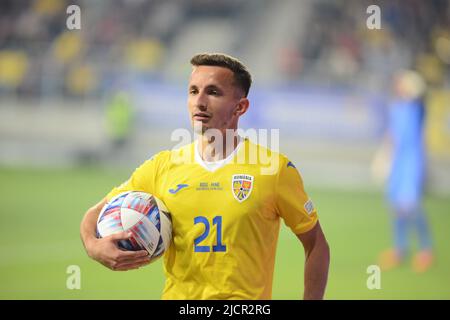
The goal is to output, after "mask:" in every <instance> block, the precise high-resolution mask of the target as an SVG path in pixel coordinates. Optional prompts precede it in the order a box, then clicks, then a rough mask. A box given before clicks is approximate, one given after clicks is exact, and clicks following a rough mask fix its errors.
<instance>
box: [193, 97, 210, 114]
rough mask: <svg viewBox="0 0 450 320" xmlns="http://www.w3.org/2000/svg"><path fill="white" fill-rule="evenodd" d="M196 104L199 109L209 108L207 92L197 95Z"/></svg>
mask: <svg viewBox="0 0 450 320" xmlns="http://www.w3.org/2000/svg"><path fill="white" fill-rule="evenodd" d="M194 105H195V107H196V109H197V110H199V111H206V110H207V109H208V99H207V96H206V95H205V94H199V95H197V97H196V100H195V102H194Z"/></svg>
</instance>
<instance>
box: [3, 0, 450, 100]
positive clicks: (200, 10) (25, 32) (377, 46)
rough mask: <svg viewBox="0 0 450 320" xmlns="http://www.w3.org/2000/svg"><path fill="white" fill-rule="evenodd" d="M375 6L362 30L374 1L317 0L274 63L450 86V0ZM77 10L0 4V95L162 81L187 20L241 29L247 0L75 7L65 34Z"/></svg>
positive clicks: (63, 2)
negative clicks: (75, 23)
mask: <svg viewBox="0 0 450 320" xmlns="http://www.w3.org/2000/svg"><path fill="white" fill-rule="evenodd" d="M268 2H270V1H265V0H264V1H260V3H261V6H264V5H266V4H267V3H268ZM372 2H373V1H372ZM374 2H376V4H377V5H379V6H380V7H381V18H382V23H381V26H382V28H381V30H376V31H374V30H369V29H368V28H367V26H366V19H367V18H368V16H369V14H367V13H366V8H367V7H368V6H369V5H370V4H371V3H370V2H367V1H359V0H339V1H331V0H326V1H323V0H321V1H312V2H311V5H312V12H311V14H310V15H308V19H309V21H308V22H307V23H306V25H307V26H308V30H307V33H306V36H302V38H301V39H293V40H294V41H289V43H290V44H289V46H286V47H284V48H280V50H279V57H274V60H276V61H277V65H278V70H279V73H280V74H281V75H282V76H283V77H284V78H285V79H287V80H289V81H294V82H295V81H302V82H309V83H324V82H331V83H336V84H349V85H355V84H360V83H366V84H369V85H371V86H373V87H374V88H376V89H379V87H380V86H382V85H383V84H384V83H386V81H385V80H386V77H390V72H391V71H393V70H397V69H399V68H410V69H416V70H417V71H418V72H420V73H421V74H422V75H423V77H424V78H425V79H426V81H427V82H428V84H431V85H435V86H447V87H448V86H449V83H450V79H449V66H450V5H449V2H448V1H447V0H427V1H423V0H404V1H403V0H389V1H388V0H384V1H374ZM71 4H77V1H69V0H35V1H31V0H2V1H1V2H0V93H2V94H4V93H7V94H12V95H16V96H18V97H42V96H54V95H58V96H64V97H73V98H77V97H95V96H100V95H101V94H102V92H104V91H105V90H108V88H110V87H111V86H114V85H115V82H117V81H121V80H123V78H124V77H139V78H142V79H144V80H145V79H159V78H161V77H162V76H163V74H162V73H163V70H162V68H161V66H162V65H164V63H170V61H167V59H168V57H169V56H170V54H169V53H170V51H171V50H172V48H171V44H172V40H173V38H174V37H175V36H176V34H177V33H178V32H179V31H180V30H181V29H183V27H184V26H185V25H186V23H187V22H188V21H189V20H190V19H195V18H199V17H200V18H201V17H202V16H208V17H210V16H220V17H224V18H227V19H229V21H230V23H239V21H236V20H238V19H245V15H240V14H239V13H240V11H241V10H242V8H243V6H245V5H246V1H245V0H151V1H145V0H112V1H95V2H94V1H93V2H91V1H88V2H83V1H78V4H79V5H80V7H81V10H82V16H81V27H82V28H81V30H68V29H67V28H66V19H67V17H68V14H67V13H66V9H67V7H68V6H69V5H71ZM86 7H89V9H86ZM268 23H269V22H268ZM286 36H287V37H289V35H286ZM247 41H251V39H247Z"/></svg>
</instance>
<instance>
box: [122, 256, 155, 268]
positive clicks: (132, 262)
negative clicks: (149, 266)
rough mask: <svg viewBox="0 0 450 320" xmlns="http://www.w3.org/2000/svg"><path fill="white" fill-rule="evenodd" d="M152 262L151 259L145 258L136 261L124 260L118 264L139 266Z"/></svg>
mask: <svg viewBox="0 0 450 320" xmlns="http://www.w3.org/2000/svg"><path fill="white" fill-rule="evenodd" d="M148 262H150V258H149V257H144V258H136V259H124V260H121V261H118V262H117V264H118V265H119V266H121V265H124V264H136V263H137V264H139V263H148Z"/></svg>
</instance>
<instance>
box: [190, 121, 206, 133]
mask: <svg viewBox="0 0 450 320" xmlns="http://www.w3.org/2000/svg"><path fill="white" fill-rule="evenodd" d="M192 128H193V129H194V132H195V133H197V134H204V133H205V132H206V131H207V130H208V129H209V127H208V126H207V125H206V122H203V121H198V120H193V121H192Z"/></svg>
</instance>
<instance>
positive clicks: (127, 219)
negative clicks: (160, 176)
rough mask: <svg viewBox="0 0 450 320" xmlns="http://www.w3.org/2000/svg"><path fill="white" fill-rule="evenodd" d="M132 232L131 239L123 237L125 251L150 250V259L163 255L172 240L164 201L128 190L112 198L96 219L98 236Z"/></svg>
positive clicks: (120, 244)
mask: <svg viewBox="0 0 450 320" xmlns="http://www.w3.org/2000/svg"><path fill="white" fill-rule="evenodd" d="M123 231H127V232H131V233H132V236H131V237H130V238H129V239H128V240H120V241H119V247H120V248H122V249H124V250H130V251H137V250H143V249H144V250H147V251H148V253H149V256H150V258H151V261H154V260H156V259H157V258H159V257H161V256H162V255H163V253H164V252H165V251H166V250H167V249H168V248H169V245H170V242H171V240H172V221H171V218H170V213H169V211H168V210H167V208H166V206H165V205H164V203H163V202H162V201H161V200H159V199H158V198H156V197H155V196H153V195H151V194H148V193H145V192H140V191H127V192H123V193H121V194H118V195H117V196H115V197H114V198H112V199H111V200H110V201H109V202H108V203H107V204H105V206H104V207H103V208H102V211H101V212H100V214H99V216H98V220H97V236H98V237H106V236H109V235H112V234H114V233H118V232H123Z"/></svg>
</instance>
